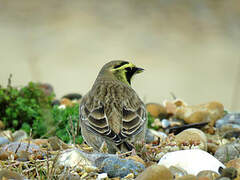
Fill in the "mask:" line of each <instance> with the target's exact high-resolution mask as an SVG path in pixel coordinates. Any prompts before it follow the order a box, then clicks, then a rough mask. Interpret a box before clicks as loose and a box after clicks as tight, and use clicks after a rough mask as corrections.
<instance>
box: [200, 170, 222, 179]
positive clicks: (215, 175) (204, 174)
mask: <svg viewBox="0 0 240 180" xmlns="http://www.w3.org/2000/svg"><path fill="white" fill-rule="evenodd" d="M219 176H220V175H219V174H218V173H216V172H214V171H210V170H203V171H200V172H199V173H198V174H197V177H198V178H200V177H207V178H208V179H209V180H215V179H216V178H218V177H219Z"/></svg>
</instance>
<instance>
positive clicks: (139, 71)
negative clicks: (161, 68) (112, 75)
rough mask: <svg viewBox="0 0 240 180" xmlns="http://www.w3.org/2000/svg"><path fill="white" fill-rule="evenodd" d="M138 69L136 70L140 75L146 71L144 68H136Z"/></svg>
mask: <svg viewBox="0 0 240 180" xmlns="http://www.w3.org/2000/svg"><path fill="white" fill-rule="evenodd" d="M136 68H137V70H136V73H137V74H138V73H141V72H143V71H144V69H143V68H139V67H136Z"/></svg>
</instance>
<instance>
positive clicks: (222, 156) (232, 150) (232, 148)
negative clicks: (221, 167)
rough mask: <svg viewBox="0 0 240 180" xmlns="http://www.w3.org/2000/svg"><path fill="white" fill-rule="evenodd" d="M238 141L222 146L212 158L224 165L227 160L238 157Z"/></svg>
mask: <svg viewBox="0 0 240 180" xmlns="http://www.w3.org/2000/svg"><path fill="white" fill-rule="evenodd" d="M239 150H240V140H236V141H234V142H232V143H228V144H224V145H222V146H220V147H219V148H218V149H217V151H216V153H215V154H214V156H215V157H216V158H217V159H218V160H219V161H221V162H222V163H226V162H228V161H229V160H232V159H236V158H239V157H240V151H239Z"/></svg>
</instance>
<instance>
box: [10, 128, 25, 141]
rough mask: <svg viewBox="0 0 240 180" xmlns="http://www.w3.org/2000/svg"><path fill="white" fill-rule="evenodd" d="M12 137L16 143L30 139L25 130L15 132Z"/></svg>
mask: <svg viewBox="0 0 240 180" xmlns="http://www.w3.org/2000/svg"><path fill="white" fill-rule="evenodd" d="M12 136H13V141H15V142H17V141H18V142H19V141H22V140H24V139H27V138H28V135H27V133H26V132H25V131H23V130H18V131H15V132H14V133H13V135H12Z"/></svg>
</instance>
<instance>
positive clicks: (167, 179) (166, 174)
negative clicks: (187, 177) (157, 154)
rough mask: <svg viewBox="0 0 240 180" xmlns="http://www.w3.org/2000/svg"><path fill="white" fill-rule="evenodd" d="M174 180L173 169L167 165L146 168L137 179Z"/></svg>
mask: <svg viewBox="0 0 240 180" xmlns="http://www.w3.org/2000/svg"><path fill="white" fill-rule="evenodd" d="M159 179H162V180H172V179H173V175H172V173H171V171H170V170H169V169H168V168H166V167H165V166H161V165H153V166H150V167H148V168H146V169H145V170H144V171H143V172H142V173H141V174H139V175H138V176H137V178H136V179H135V180H159Z"/></svg>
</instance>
